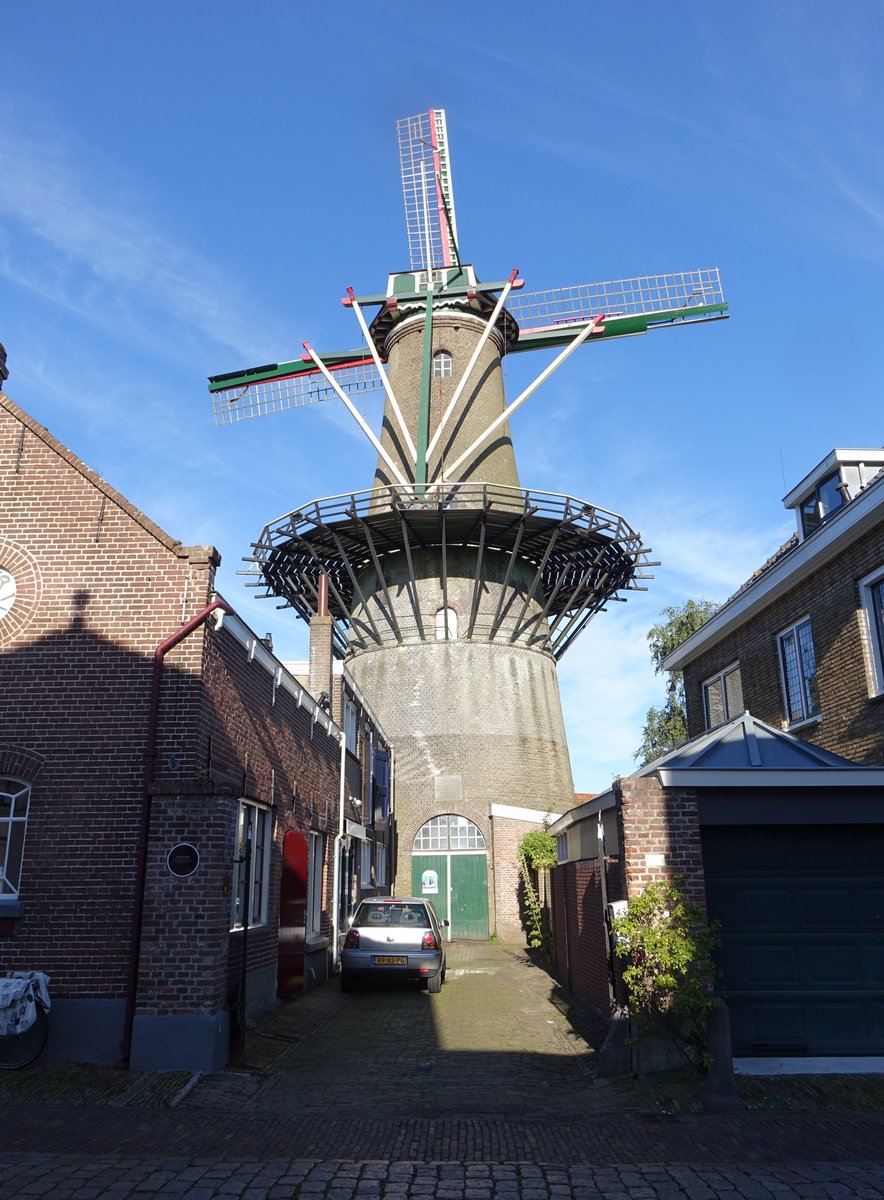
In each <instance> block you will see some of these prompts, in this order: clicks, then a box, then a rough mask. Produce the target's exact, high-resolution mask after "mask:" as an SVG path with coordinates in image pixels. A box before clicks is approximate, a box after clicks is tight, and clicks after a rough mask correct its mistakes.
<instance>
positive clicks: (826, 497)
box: [801, 471, 850, 537]
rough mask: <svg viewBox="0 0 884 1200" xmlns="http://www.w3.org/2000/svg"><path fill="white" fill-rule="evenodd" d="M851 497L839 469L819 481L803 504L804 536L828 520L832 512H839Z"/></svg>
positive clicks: (802, 526)
mask: <svg viewBox="0 0 884 1200" xmlns="http://www.w3.org/2000/svg"><path fill="white" fill-rule="evenodd" d="M849 499H850V492H849V490H848V485H847V484H846V483H842V482H841V475H840V473H839V472H838V471H835V472H834V473H833V474H832V475H829V476H827V477H826V478H825V479H823V480H822V481H821V482H820V483H818V484H817V486H816V487H815V488H814V490H813V492H812V493H811V494H810V495H809V496H808V497H807V499H806V500H805V501H804V502H803V503H802V505H801V528H802V531H803V533H804V536H805V537H807V535H808V534H809V533H813V531H814V530H815V529H819V527H820V525H822V523H823V521H826V520H828V518H829V517H830V516H831V515H832V513H834V512H837V510H838V509H839V508H841V506H842V505H843V504H845V503H846V501H847V500H849Z"/></svg>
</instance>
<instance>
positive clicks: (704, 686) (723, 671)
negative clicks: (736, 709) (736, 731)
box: [700, 659, 743, 729]
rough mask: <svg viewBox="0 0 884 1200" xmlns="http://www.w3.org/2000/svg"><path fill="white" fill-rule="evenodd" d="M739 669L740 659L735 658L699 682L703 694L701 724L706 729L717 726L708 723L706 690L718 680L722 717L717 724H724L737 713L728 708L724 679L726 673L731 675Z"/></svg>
mask: <svg viewBox="0 0 884 1200" xmlns="http://www.w3.org/2000/svg"><path fill="white" fill-rule="evenodd" d="M739 670H740V660H739V659H737V660H736V661H735V662H732V663H731V664H730V665H729V666H727V667H723V668H722V669H721V670H720V671H716V672H715V674H714V675H710V676H709V678H708V679H704V680H703V682H702V683H701V685H700V691H701V694H702V696H703V724H704V726H705V727H706V729H717V728H718V725H712V724H710V721H709V692H708V689H709V688H710V687H712V686H713V685H714V684H715V683H719V682H720V683H721V701H722V708H723V710H724V717H723V719H722V720H721V721H720V722H719V725H724V724H725V723H726V722H727V721H730V720H732V719H733V718H734V717H736V716H737V715H738V714H737V713H732V712H731V711H730V709H729V708H728V702H727V684H726V683H725V680H726V679H727V677H728V675H733V673H734V671H739ZM742 694H743V676H742V673H741V674H740V695H741V696H742Z"/></svg>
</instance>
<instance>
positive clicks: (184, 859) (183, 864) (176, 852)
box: [166, 842, 200, 879]
mask: <svg viewBox="0 0 884 1200" xmlns="http://www.w3.org/2000/svg"><path fill="white" fill-rule="evenodd" d="M199 865H200V852H199V850H197V848H196V846H191V845H190V843H189V842H179V843H178V845H177V846H173V847H172V849H171V850H170V851H169V853H168V854H167V855H166V866H167V867H168V868H169V870H170V871H171V872H172V874H173V875H177V876H178V877H179V879H184V878H186V877H187V876H188V875H192V874H193V873H194V871H195V870H196V869H197V867H198V866H199Z"/></svg>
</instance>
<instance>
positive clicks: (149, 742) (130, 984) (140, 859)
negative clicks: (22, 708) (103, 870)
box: [123, 600, 234, 1062]
mask: <svg viewBox="0 0 884 1200" xmlns="http://www.w3.org/2000/svg"><path fill="white" fill-rule="evenodd" d="M218 608H220V609H223V610H224V612H226V613H227V614H228V616H231V617H232V616H233V615H234V614H233V609H232V608H231V607H230V605H229V604H228V603H227V601H226V600H213V601H212V603H211V604H207V605H206V607H205V608H204V609H203V610H202V612H199V613H197V615H196V616H195V617H192V618H191V619H190V620H189V621H188V622H187V623H186V624H184V625H182V626H181V628H180V629H176V630H175V632H174V633H172V634H170V635H169V637H167V638H166V640H165V641H163V642H160V644H159V646H157V648H156V650H154V652H153V674H152V676H151V681H150V706H149V708H148V715H147V734H146V736H145V746H144V780H143V784H142V792H141V827H140V829H139V832H138V844H137V848H136V862H137V873H136V876H135V910H134V912H133V915H132V942H131V949H130V952H129V976H128V979H127V982H126V1015H125V1018H124V1023H123V1057H124V1058H125V1059H126V1061H127V1062H128V1061H129V1055H130V1052H131V1050H132V1027H133V1025H134V1023H135V1003H136V999H137V994H138V966H139V963H140V960H141V930H142V925H143V922H144V885H145V881H146V878H147V848H148V837H149V834H150V809H151V794H150V785H151V781H152V779H153V768H154V763H155V761H156V752H157V725H158V723H159V712H160V683H161V682H162V677H163V659H164V658H165V657H166V655H167V654H168V652H169V651H170V650H171V649H172V648H173V647H174V646H177V645H178V643H179V642H183V641H184V639H185V638H186V637H189V636H190V634H191V633H193V631H194V630H195V629H198V628H199V627H200V625H202V624H203V622H204V621H205V620H206V618H207V617H209V616H210V615H211V614H212V613H213V612H214V611H215V610H216V609H218Z"/></svg>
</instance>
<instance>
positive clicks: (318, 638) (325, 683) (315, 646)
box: [307, 575, 334, 711]
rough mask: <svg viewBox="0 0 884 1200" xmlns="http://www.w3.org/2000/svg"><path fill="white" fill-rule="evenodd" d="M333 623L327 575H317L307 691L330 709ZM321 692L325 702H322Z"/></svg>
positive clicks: (311, 620)
mask: <svg viewBox="0 0 884 1200" xmlns="http://www.w3.org/2000/svg"><path fill="white" fill-rule="evenodd" d="M333 630H334V624H333V621H332V617H331V616H330V614H329V611H328V576H327V575H320V576H319V597H318V601H317V609H316V616H315V617H311V618H310V678H309V682H308V685H307V686H308V691H309V692H310V695H311V696H312V697H313V699H314V700H316V701H318V702H320V703H322V704H323V707H325V708H326V709H328V711H331V702H332V632H333ZM323 693H325V696H326V697H327V703H324V702H323Z"/></svg>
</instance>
